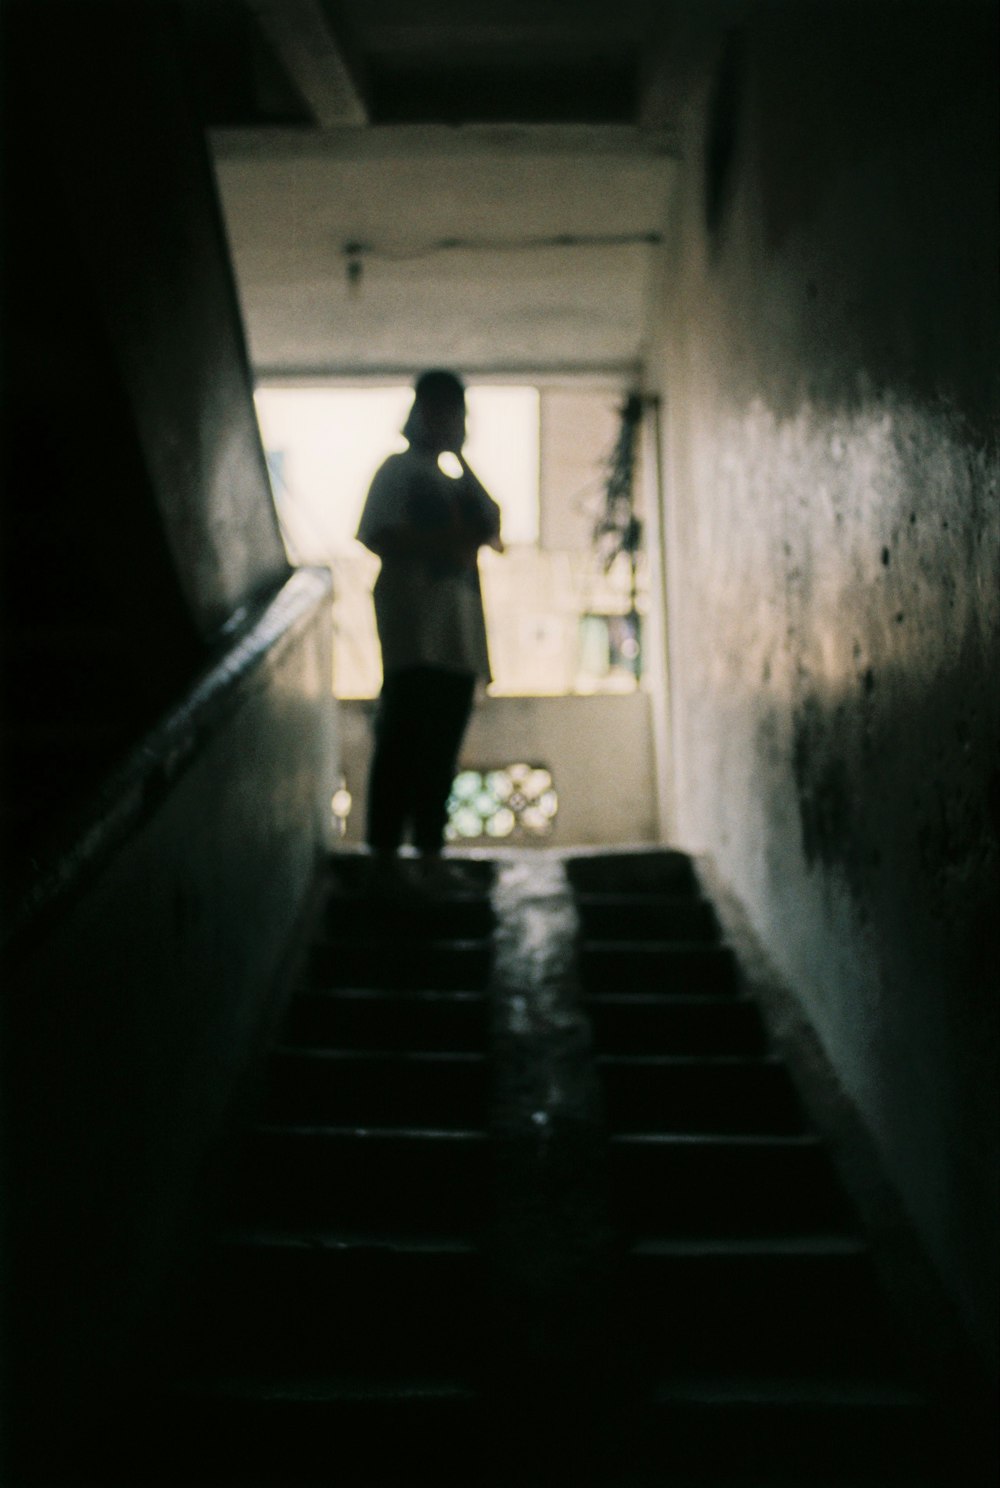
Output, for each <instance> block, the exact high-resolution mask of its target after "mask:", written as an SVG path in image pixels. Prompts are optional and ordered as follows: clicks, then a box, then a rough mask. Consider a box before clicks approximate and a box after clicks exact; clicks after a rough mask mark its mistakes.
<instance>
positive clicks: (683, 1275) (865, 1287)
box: [617, 1234, 902, 1381]
mask: <svg viewBox="0 0 1000 1488" xmlns="http://www.w3.org/2000/svg"><path fill="white" fill-rule="evenodd" d="M617 1317H618V1323H619V1327H620V1330H621V1336H622V1337H624V1338H626V1339H627V1340H628V1356H629V1359H630V1361H631V1366H632V1367H633V1368H635V1369H636V1370H637V1371H638V1372H641V1373H643V1374H645V1375H647V1376H648V1377H649V1378H661V1379H662V1378H666V1377H668V1376H678V1375H679V1376H681V1377H683V1376H685V1375H687V1374H690V1373H691V1372H692V1371H707V1370H711V1369H712V1368H716V1367H718V1365H719V1363H720V1361H723V1360H724V1361H725V1365H726V1368H727V1369H731V1370H733V1371H737V1370H738V1371H741V1372H743V1373H744V1374H745V1375H746V1376H747V1378H748V1379H749V1378H750V1377H752V1375H753V1374H754V1373H763V1374H765V1375H766V1374H767V1373H768V1372H772V1373H774V1372H780V1373H783V1374H785V1375H795V1376H797V1377H798V1378H799V1379H800V1380H802V1381H804V1380H805V1379H807V1378H822V1377H826V1376H830V1375H832V1374H837V1373H840V1374H844V1375H845V1376H849V1377H851V1378H854V1379H858V1380H861V1379H869V1380H882V1381H885V1380H888V1379H891V1378H893V1377H898V1376H899V1374H900V1371H901V1366H902V1356H901V1348H900V1338H899V1331H898V1327H897V1324H896V1322H895V1320H894V1319H893V1317H892V1316H891V1314H890V1311H889V1309H888V1307H887V1305H886V1302H885V1299H884V1297H883V1294H882V1291H881V1288H880V1285H879V1281H878V1277H877V1275H876V1272H875V1269H874V1266H873V1263H872V1259H871V1255H870V1253H869V1251H868V1249H867V1247H866V1246H865V1244H864V1243H863V1242H862V1241H861V1240H859V1239H857V1238H855V1237H852V1236H845V1235H837V1234H829V1235H819V1236H813V1237H810V1238H809V1239H806V1240H803V1238H802V1237H798V1236H795V1235H792V1236H787V1237H786V1236H775V1237H773V1238H771V1237H758V1238H757V1239H755V1240H753V1241H747V1240H745V1239H744V1240H729V1241H723V1242H719V1241H716V1242H715V1243H712V1242H706V1241H704V1240H702V1239H699V1238H695V1239H692V1240H689V1241H686V1242H674V1243H673V1244H666V1245H660V1246H657V1245H656V1244H649V1245H640V1246H637V1247H636V1248H635V1250H633V1251H632V1252H631V1253H630V1254H629V1255H628V1256H627V1258H626V1259H625V1262H624V1265H623V1270H622V1278H621V1286H620V1289H619V1294H618V1305H617Z"/></svg>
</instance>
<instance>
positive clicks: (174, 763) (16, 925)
mask: <svg viewBox="0 0 1000 1488" xmlns="http://www.w3.org/2000/svg"><path fill="white" fill-rule="evenodd" d="M332 583H333V580H332V575H331V573H330V571H329V569H325V568H299V569H296V570H295V571H294V572H293V573H292V575H291V577H290V578H289V579H288V580H287V581H286V582H285V583H284V584H283V585H282V587H281V588H280V589H279V590H278V592H277V593H276V594H275V595H273V596H272V597H271V598H270V599H269V600H267V601H266V602H265V603H264V604H263V606H262V607H260V608H258V609H257V610H256V611H254V612H252V613H248V612H247V611H240V612H238V614H237V615H236V616H234V619H233V621H231V622H230V624H229V626H228V627H227V632H228V634H227V635H226V637H225V638H226V639H227V640H228V641H229V642H230V643H229V645H228V646H227V648H226V650H225V653H224V654H223V655H222V656H221V657H217V658H216V659H215V660H214V661H213V662H212V663H211V664H210V665H209V666H208V667H207V668H206V670H205V671H203V672H202V673H201V675H200V676H199V677H198V678H197V679H196V680H195V682H194V683H193V685H192V687H191V688H190V690H189V691H188V692H187V693H186V695H185V696H184V698H183V699H182V700H181V702H180V703H178V704H177V705H176V706H175V707H174V708H173V709H172V710H171V711H170V712H169V713H168V714H167V715H166V716H165V717H164V718H163V719H161V721H160V722H159V723H158V724H156V725H155V726H154V727H153V728H152V729H151V730H150V731H149V732H148V733H147V734H146V735H145V737H144V738H143V739H142V740H141V742H140V743H139V744H138V745H137V746H136V748H134V749H133V750H132V751H131V753H130V754H129V755H128V756H127V757H126V758H125V759H124V760H123V761H122V762H121V764H120V765H119V766H118V767H117V768H116V769H114V770H112V772H111V773H110V774H109V775H108V776H107V777H106V778H105V780H104V781H103V783H102V784H101V786H100V787H99V788H98V790H97V791H96V793H95V794H94V795H93V796H91V797H90V798H89V800H88V801H87V803H86V806H85V807H83V808H81V809H80V811H79V812H78V813H77V814H76V815H75V817H74V818H72V819H71V821H70V823H69V824H68V825H67V827H66V830H65V831H64V832H63V833H62V834H61V841H60V845H59V847H58V848H55V849H53V850H52V851H51V852H50V854H49V861H47V862H44V863H42V864H41V865H39V869H38V874H37V877H36V878H35V879H34V881H33V882H32V884H31V885H30V887H29V888H28V889H27V891H26V892H25V893H24V894H23V895H22V896H21V898H20V899H19V900H18V901H17V902H16V903H15V904H14V906H13V910H12V913H11V914H10V916H9V918H8V920H7V923H6V925H5V926H4V928H3V930H2V932H0V945H2V946H3V949H4V950H5V951H6V952H9V951H10V950H11V949H13V948H14V946H15V945H17V948H18V950H20V949H21V943H22V942H24V941H27V940H29V939H33V938H34V936H35V934H36V933H38V932H40V931H41V930H42V929H43V928H44V926H45V925H47V924H48V923H50V922H51V920H52V918H53V917H54V916H55V915H57V914H58V913H59V912H61V911H62V910H63V909H64V908H65V907H66V906H67V904H68V903H69V902H70V901H71V900H72V899H73V898H75V896H76V895H77V893H78V892H79V891H80V890H81V889H82V888H83V886H84V885H85V883H86V882H87V881H89V880H90V879H91V878H92V877H93V876H94V874H95V873H96V872H97V871H98V870H99V869H100V867H101V866H102V865H103V864H104V863H106V862H107V861H108V859H109V858H110V857H112V856H113V854H114V852H115V851H116V850H117V848H118V847H119V846H120V845H121V844H122V842H124V841H125V840H126V838H128V837H129V836H130V835H131V834H132V833H133V832H134V831H135V828H136V827H137V826H138V824H139V823H140V822H141V821H142V820H144V819H145V818H147V817H148V816H149V815H150V814H151V813H152V812H153V810H154V809H155V807H156V806H157V805H158V803H159V802H160V801H161V800H162V799H163V797H164V796H165V795H166V794H167V793H168V791H169V790H170V789H171V787H172V786H173V784H174V782H175V781H176V780H177V779H178V778H179V777H180V776H181V775H182V774H183V773H184V771H185V770H186V769H187V768H188V766H189V765H190V764H191V763H192V761H193V760H194V759H196V758H197V756H198V754H199V753H200V752H201V750H202V749H203V748H204V747H205V745H206V744H207V742H208V741H209V739H210V738H211V737H213V735H214V733H215V731H216V729H217V727H218V724H219V723H220V722H221V721H222V720H223V719H224V718H225V717H227V716H228V715H229V714H230V713H231V712H232V711H233V710H234V709H235V708H236V707H238V706H239V704H240V702H241V701H242V699H243V697H245V696H246V694H247V691H248V689H249V688H250V687H251V685H252V684H253V683H254V682H255V681H256V680H258V679H259V678H260V676H261V675H262V673H263V669H264V668H265V666H267V665H268V664H269V663H273V662H274V661H275V660H276V659H277V658H278V657H280V656H281V655H282V654H283V653H284V651H285V650H286V648H287V646H288V645H289V644H290V643H291V642H292V641H293V640H294V638H295V636H296V635H297V633H298V632H299V631H300V630H301V629H302V628H303V627H304V626H305V625H306V624H308V622H309V620H310V619H311V617H312V616H313V614H314V613H315V612H316V610H318V609H319V607H320V606H321V605H322V604H324V603H327V604H328V603H329V600H330V591H331V588H332Z"/></svg>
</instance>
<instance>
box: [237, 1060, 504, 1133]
mask: <svg viewBox="0 0 1000 1488" xmlns="http://www.w3.org/2000/svg"><path fill="white" fill-rule="evenodd" d="M489 1081H490V1070H489V1066H488V1064H487V1061H486V1059H485V1058H484V1056H483V1055H481V1054H466V1053H462V1054H455V1053H451V1054H442V1053H410V1052H406V1053H398V1054H388V1053H368V1052H354V1051H351V1052H343V1051H339V1050H329V1049H312V1050H300V1049H287V1048H281V1049H278V1050H277V1051H276V1052H275V1053H274V1054H272V1056H271V1059H270V1061H269V1065H268V1072H267V1092H266V1098H265V1113H266V1119H267V1120H269V1121H274V1120H287V1121H324V1122H330V1123H332V1124H334V1125H347V1124H357V1125H360V1126H389V1127H399V1126H408V1125H418V1126H431V1127H435V1128H438V1129H440V1128H451V1127H457V1128H458V1129H460V1130H468V1129H479V1128H485V1126H486V1124H487V1119H488V1099H489Z"/></svg>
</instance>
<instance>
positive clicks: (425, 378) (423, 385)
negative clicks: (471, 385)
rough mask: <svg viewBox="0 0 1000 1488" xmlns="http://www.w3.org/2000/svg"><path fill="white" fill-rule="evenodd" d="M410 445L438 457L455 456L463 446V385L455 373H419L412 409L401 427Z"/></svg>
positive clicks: (437, 369)
mask: <svg viewBox="0 0 1000 1488" xmlns="http://www.w3.org/2000/svg"><path fill="white" fill-rule="evenodd" d="M403 435H404V437H405V438H406V439H408V440H409V442H410V444H415V445H419V446H420V447H421V448H423V449H429V450H430V451H431V452H432V453H433V454H436V455H439V454H441V453H442V451H444V450H452V451H453V452H454V453H455V454H458V452H459V450H460V449H461V448H462V445H463V444H464V443H465V385H464V383H463V382H462V379H461V378H460V377H457V376H456V375H455V373H454V372H446V371H444V370H443V369H442V368H435V369H433V370H432V371H429V372H421V374H420V376H419V377H418V378H417V379H416V381H415V382H414V384H413V407H412V408H411V409H410V413H409V417H408V418H407V420H406V423H405V424H404V425H403Z"/></svg>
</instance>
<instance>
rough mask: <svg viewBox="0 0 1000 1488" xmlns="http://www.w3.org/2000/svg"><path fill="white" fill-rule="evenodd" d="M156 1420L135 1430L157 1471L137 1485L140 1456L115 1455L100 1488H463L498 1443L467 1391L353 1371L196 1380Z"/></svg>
mask: <svg viewBox="0 0 1000 1488" xmlns="http://www.w3.org/2000/svg"><path fill="white" fill-rule="evenodd" d="M149 1417H150V1419H149V1420H147V1422H146V1423H145V1424H144V1425H141V1426H140V1427H139V1434H140V1436H141V1438H143V1439H150V1438H152V1439H154V1440H156V1441H157V1442H158V1444H159V1446H158V1451H157V1454H156V1461H155V1462H154V1463H152V1464H151V1465H150V1470H149V1472H148V1473H147V1474H145V1475H144V1476H143V1477H142V1478H140V1479H138V1480H137V1478H136V1475H135V1461H134V1455H135V1454H128V1453H127V1450H126V1451H125V1452H119V1456H120V1457H121V1458H122V1460H123V1471H122V1474H121V1476H120V1477H118V1478H116V1479H110V1478H109V1476H108V1475H105V1476H104V1477H102V1480H101V1482H102V1488H103V1485H106V1484H107V1483H108V1482H109V1481H114V1482H115V1483H116V1488H117V1485H118V1484H121V1488H125V1485H126V1484H127V1485H128V1488H139V1484H140V1483H145V1484H148V1485H153V1484H155V1485H157V1488H182V1485H183V1488H307V1485H308V1488H330V1485H331V1484H336V1488H405V1485H408V1484H413V1485H414V1488H416V1485H418V1484H420V1485H424V1484H426V1485H430V1484H435V1485H442V1488H459V1485H468V1484H469V1483H470V1482H476V1481H479V1480H480V1479H479V1478H478V1472H479V1468H478V1464H479V1462H480V1461H481V1460H482V1459H483V1455H484V1443H485V1442H488V1440H489V1438H490V1435H491V1434H492V1433H491V1427H490V1425H489V1418H488V1412H487V1411H486V1410H485V1409H484V1406H483V1404H482V1401H481V1399H480V1398H479V1397H478V1396H477V1395H476V1394H475V1393H474V1392H473V1390H472V1389H471V1388H470V1387H469V1386H468V1385H467V1384H465V1383H464V1382H463V1381H462V1380H460V1379H456V1378H452V1377H449V1376H447V1375H435V1374H434V1373H433V1372H431V1371H427V1370H424V1371H421V1372H419V1373H417V1374H412V1373H408V1374H406V1375H402V1376H400V1377H399V1378H398V1379H395V1380H393V1379H391V1378H386V1377H385V1375H384V1374H383V1376H381V1377H379V1378H374V1379H370V1380H369V1379H366V1378H365V1377H364V1376H363V1375H360V1374H356V1373H354V1372H353V1371H350V1372H347V1373H339V1374H338V1373H333V1372H330V1371H325V1372H323V1371H311V1372H309V1371H303V1372H300V1373H299V1374H297V1375H291V1376H290V1375H285V1374H276V1373H274V1372H267V1371H260V1372H258V1373H257V1374H251V1373H249V1372H244V1373H242V1374H239V1375H236V1376H231V1377H225V1376H207V1377H206V1376H194V1377H191V1378H190V1379H188V1380H187V1381H184V1382H182V1388H181V1389H179V1390H177V1391H175V1392H172V1393H171V1395H170V1396H168V1397H166V1398H164V1399H162V1400H159V1401H156V1402H154V1403H153V1405H152V1408H151V1410H150V1411H149ZM128 1456H131V1457H132V1459H133V1460H132V1461H131V1463H130V1464H129V1463H128V1462H127V1461H126V1458H127V1457H128ZM130 1467H131V1473H130V1471H129V1468H130ZM470 1467H471V1471H472V1473H473V1476H471V1477H470ZM498 1488H499V1485H498Z"/></svg>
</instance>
